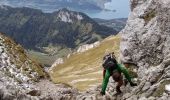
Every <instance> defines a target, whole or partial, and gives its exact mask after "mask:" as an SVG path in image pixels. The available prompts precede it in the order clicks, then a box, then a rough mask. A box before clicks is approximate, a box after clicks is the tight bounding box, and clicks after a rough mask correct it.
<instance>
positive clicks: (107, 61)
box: [102, 53, 117, 70]
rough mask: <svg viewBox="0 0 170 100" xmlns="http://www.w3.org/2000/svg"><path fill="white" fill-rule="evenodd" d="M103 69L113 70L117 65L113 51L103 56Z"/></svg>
mask: <svg viewBox="0 0 170 100" xmlns="http://www.w3.org/2000/svg"><path fill="white" fill-rule="evenodd" d="M102 66H103V68H104V69H109V70H114V69H116V67H117V61H116V57H115V56H114V54H113V53H109V54H107V55H105V56H104V57H103V64H102Z"/></svg>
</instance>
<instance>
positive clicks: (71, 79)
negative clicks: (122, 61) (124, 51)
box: [50, 36, 120, 91]
mask: <svg viewBox="0 0 170 100" xmlns="http://www.w3.org/2000/svg"><path fill="white" fill-rule="evenodd" d="M119 43H120V37H119V36H112V37H109V38H107V39H105V40H104V41H102V42H101V44H100V46H99V47H96V48H93V49H91V50H88V51H86V52H85V53H81V54H74V55H72V56H71V57H70V58H69V59H66V60H65V63H64V64H60V65H58V66H56V67H55V68H54V69H53V72H50V75H51V78H52V80H53V81H54V82H55V83H65V84H68V85H71V86H73V87H75V88H77V89H79V90H81V91H83V90H86V89H88V88H90V87H92V86H94V85H98V84H101V82H102V67H101V63H102V58H103V55H104V54H105V53H106V52H111V51H115V53H116V55H117V56H118V54H119Z"/></svg>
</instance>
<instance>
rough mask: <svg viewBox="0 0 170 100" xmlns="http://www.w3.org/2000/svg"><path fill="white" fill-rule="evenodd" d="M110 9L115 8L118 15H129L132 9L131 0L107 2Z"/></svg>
mask: <svg viewBox="0 0 170 100" xmlns="http://www.w3.org/2000/svg"><path fill="white" fill-rule="evenodd" d="M105 6H106V8H108V9H113V10H114V9H115V10H116V11H117V12H116V14H118V17H119V16H120V17H127V16H128V14H129V11H130V4H129V0H112V2H111V3H107V4H105Z"/></svg>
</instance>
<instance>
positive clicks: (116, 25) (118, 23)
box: [94, 18, 127, 31]
mask: <svg viewBox="0 0 170 100" xmlns="http://www.w3.org/2000/svg"><path fill="white" fill-rule="evenodd" d="M94 20H95V21H96V22H97V23H99V24H100V25H104V26H107V27H110V28H113V29H114V30H117V31H120V30H122V29H123V28H124V27H125V25H126V21H127V18H118V19H111V20H105V19H99V18H94Z"/></svg>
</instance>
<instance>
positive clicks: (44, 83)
mask: <svg viewBox="0 0 170 100" xmlns="http://www.w3.org/2000/svg"><path fill="white" fill-rule="evenodd" d="M36 87H37V88H38V89H39V90H40V91H41V95H43V97H47V98H49V97H50V98H53V99H54V100H60V99H61V98H73V97H74V95H76V94H78V92H77V90H76V89H72V88H70V87H68V86H65V85H62V84H54V83H52V82H50V81H49V80H47V79H44V80H40V82H38V83H36Z"/></svg>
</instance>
